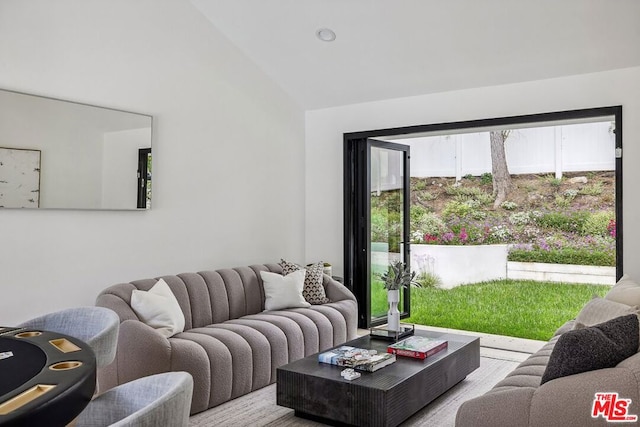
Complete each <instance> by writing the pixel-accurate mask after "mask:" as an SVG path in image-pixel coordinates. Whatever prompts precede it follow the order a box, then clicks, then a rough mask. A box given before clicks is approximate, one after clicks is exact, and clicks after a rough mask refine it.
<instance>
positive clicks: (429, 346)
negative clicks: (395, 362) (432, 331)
mask: <svg viewBox="0 0 640 427" xmlns="http://www.w3.org/2000/svg"><path fill="white" fill-rule="evenodd" d="M447 346H448V342H447V341H446V340H441V339H436V338H428V337H421V336H412V337H409V338H405V339H403V340H402V341H398V342H397V343H394V344H391V345H389V346H388V347H387V352H388V353H391V354H396V355H398V356H407V357H413V358H415V359H426V358H427V357H429V356H431V355H433V354H435V353H437V352H439V351H441V350H444V349H445V348H447Z"/></svg>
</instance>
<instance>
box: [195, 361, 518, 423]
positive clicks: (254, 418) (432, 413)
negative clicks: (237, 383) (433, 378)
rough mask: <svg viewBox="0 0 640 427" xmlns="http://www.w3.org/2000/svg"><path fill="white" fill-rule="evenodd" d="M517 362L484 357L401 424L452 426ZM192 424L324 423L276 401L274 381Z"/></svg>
mask: <svg viewBox="0 0 640 427" xmlns="http://www.w3.org/2000/svg"><path fill="white" fill-rule="evenodd" d="M507 359H508V358H507ZM517 365H518V362H517V361H514V360H505V359H497V358H492V357H481V358H480V368H478V369H476V370H475V371H473V372H472V373H471V374H469V376H467V378H466V379H465V380H464V381H462V382H460V383H459V384H457V385H456V386H455V387H453V388H452V389H451V390H449V391H448V392H446V393H445V394H443V395H442V396H440V397H439V398H438V399H436V400H435V401H433V402H431V403H430V404H429V405H427V406H426V407H425V408H424V409H422V410H421V411H419V412H418V413H416V414H415V415H414V416H412V417H411V418H409V419H408V420H406V421H405V422H404V423H402V426H403V427H404V426H437V427H447V426H453V425H454V421H455V416H456V411H457V410H458V407H459V406H460V405H461V404H462V402H464V401H466V400H469V399H471V398H473V397H476V396H479V395H481V394H483V393H485V392H487V391H488V390H489V389H491V388H492V387H493V386H494V385H495V384H496V383H497V382H498V381H500V380H501V379H503V378H504V377H505V376H506V375H507V374H508V373H509V372H511V371H512V370H513V369H515V367H516V366H517ZM189 425H190V426H191V427H204V426H221V427H246V426H252V427H253V426H269V427H301V426H322V425H324V424H320V423H317V422H314V421H309V420H305V419H302V418H298V417H296V416H295V415H294V413H293V410H292V409H288V408H284V407H282V406H278V405H276V385H275V384H271V385H270V386H268V387H265V388H262V389H260V390H257V391H254V392H252V393H250V394H248V395H246V396H242V397H240V398H238V399H234V400H232V401H230V402H227V403H224V404H222V405H220V406H217V407H215V408H213V409H209V410H208V411H204V412H201V413H199V414H196V415H194V416H192V417H191V418H190V420H189Z"/></svg>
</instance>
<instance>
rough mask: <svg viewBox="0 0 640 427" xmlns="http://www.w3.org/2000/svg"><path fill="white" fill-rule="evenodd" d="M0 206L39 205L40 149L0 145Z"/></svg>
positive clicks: (24, 206)
mask: <svg viewBox="0 0 640 427" xmlns="http://www.w3.org/2000/svg"><path fill="white" fill-rule="evenodd" d="M0 207H2V208H37V207H40V150H24V149H21V148H1V147H0Z"/></svg>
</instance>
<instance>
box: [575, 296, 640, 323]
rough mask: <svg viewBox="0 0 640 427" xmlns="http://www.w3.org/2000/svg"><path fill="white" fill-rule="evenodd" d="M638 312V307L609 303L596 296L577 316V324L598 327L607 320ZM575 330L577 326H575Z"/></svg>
mask: <svg viewBox="0 0 640 427" xmlns="http://www.w3.org/2000/svg"><path fill="white" fill-rule="evenodd" d="M637 311H638V307H637V306H633V307H632V306H629V305H627V304H621V303H619V302H615V301H609V300H606V299H604V298H600V297H599V296H594V297H593V298H592V299H591V300H590V301H589V302H588V303H587V304H585V306H584V307H582V310H580V313H578V316H576V323H582V324H583V325H586V326H593V325H597V324H599V323H602V322H606V321H607V320H611V319H614V318H616V317H619V316H624V315H626V314H632V313H635V312H637ZM574 329H575V326H574Z"/></svg>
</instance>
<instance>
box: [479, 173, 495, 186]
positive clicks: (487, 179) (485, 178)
mask: <svg viewBox="0 0 640 427" xmlns="http://www.w3.org/2000/svg"><path fill="white" fill-rule="evenodd" d="M480 182H481V183H482V184H484V185H488V184H493V175H491V174H490V173H489V172H485V173H483V174H482V175H480Z"/></svg>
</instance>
